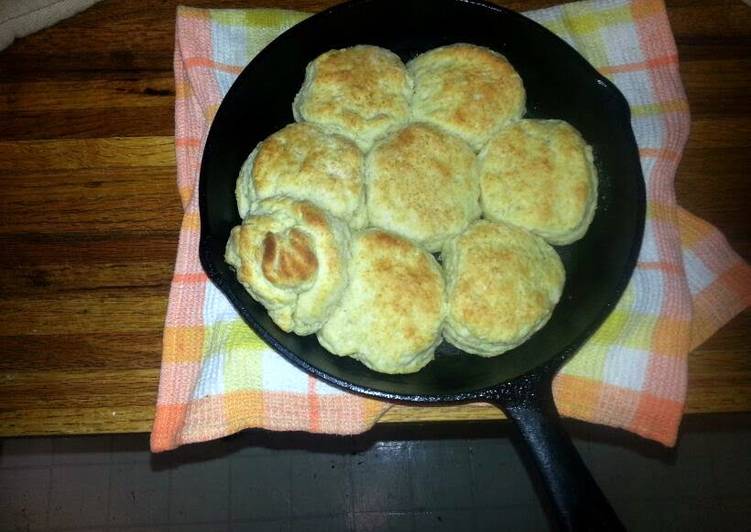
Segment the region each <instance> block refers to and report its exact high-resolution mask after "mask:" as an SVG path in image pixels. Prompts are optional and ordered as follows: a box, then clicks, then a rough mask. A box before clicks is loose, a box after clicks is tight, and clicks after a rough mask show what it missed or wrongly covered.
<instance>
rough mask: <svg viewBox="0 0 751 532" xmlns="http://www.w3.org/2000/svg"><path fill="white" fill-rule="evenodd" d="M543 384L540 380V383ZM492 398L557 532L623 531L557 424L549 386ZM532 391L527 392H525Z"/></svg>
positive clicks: (562, 429) (611, 509)
mask: <svg viewBox="0 0 751 532" xmlns="http://www.w3.org/2000/svg"><path fill="white" fill-rule="evenodd" d="M540 381H542V382H540ZM540 381H538V382H536V383H527V384H528V385H531V386H533V388H534V389H533V390H530V389H529V388H528V387H526V386H525V387H523V388H527V390H526V391H524V390H519V389H517V390H516V391H512V392H511V393H506V394H502V395H500V396H497V397H494V398H493V402H494V403H495V404H496V405H498V406H500V407H501V409H502V410H503V411H504V412H505V413H506V415H507V416H508V418H509V419H510V420H511V421H512V423H513V425H514V426H515V427H516V429H517V430H518V431H519V433H520V434H521V437H522V439H523V442H524V446H525V447H526V449H527V450H528V452H529V454H530V455H531V458H532V462H533V463H534V465H535V467H536V468H537V470H538V471H539V473H540V475H541V476H542V479H543V482H544V487H545V492H546V493H547V495H548V497H549V499H550V502H551V503H552V506H553V510H554V516H555V519H556V521H557V523H556V524H557V525H558V528H560V529H561V530H570V531H574V530H576V531H579V530H597V531H601V530H606V531H611V530H625V528H624V526H623V524H622V523H621V522H620V520H619V519H618V516H617V515H616V513H615V511H614V510H613V508H612V506H611V505H610V503H609V502H608V500H607V498H606V497H605V495H604V494H603V493H602V490H601V489H600V487H599V486H598V485H597V483H596V482H595V480H594V478H592V474H591V473H590V472H589V470H588V469H587V466H586V465H585V464H584V462H583V461H582V459H581V456H579V452H578V451H577V450H576V447H574V444H573V442H572V441H571V438H570V436H569V435H568V434H567V433H566V431H565V430H564V428H563V425H562V423H561V420H560V417H559V415H558V411H557V409H556V407H555V403H554V402H553V392H552V387H551V383H550V381H549V380H547V379H540ZM528 392H531V393H528Z"/></svg>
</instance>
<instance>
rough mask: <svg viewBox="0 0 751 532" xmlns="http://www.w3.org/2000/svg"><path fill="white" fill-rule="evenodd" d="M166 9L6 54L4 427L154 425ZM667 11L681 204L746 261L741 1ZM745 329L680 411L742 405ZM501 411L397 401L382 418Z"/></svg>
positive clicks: (162, 276)
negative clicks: (675, 71) (680, 100)
mask: <svg viewBox="0 0 751 532" xmlns="http://www.w3.org/2000/svg"><path fill="white" fill-rule="evenodd" d="M176 3H177V2H176V1H174V0H173V1H161V0H131V1H128V2H116V1H114V0H110V1H106V2H104V3H101V4H98V5H96V6H95V7H93V8H92V9H90V10H88V11H85V12H84V13H82V14H79V15H78V16H76V17H74V18H72V19H69V20H67V21H65V22H63V23H61V24H59V25H57V26H54V27H52V28H49V29H47V30H45V31H42V32H41V33H37V34H35V35H32V36H30V37H27V38H25V39H22V40H20V41H19V42H17V43H15V44H14V45H13V46H12V47H10V48H9V49H7V50H5V51H4V52H2V53H0V175H1V176H2V178H1V179H0V187H1V189H0V213H1V214H0V216H2V223H0V257H1V258H0V262H1V264H0V316H2V317H3V321H2V325H1V326H0V342H1V344H0V435H22V434H60V433H103V432H136V431H149V430H150V429H151V423H152V418H153V413H154V403H155V400H156V391H157V381H158V377H159V362H160V349H161V333H162V325H163V321H164V315H165V310H166V304H167V294H168V290H169V284H170V277H171V274H172V267H173V262H174V259H175V250H176V246H177V235H178V227H179V222H180V216H181V210H180V203H179V200H178V195H177V190H176V187H175V159H174V148H173V138H172V135H173V131H174V122H173V120H174V116H173V107H174V87H173V78H172V53H173V45H174V15H175V5H176ZM190 3H191V4H194V5H203V6H205V7H248V6H250V5H253V4H258V5H266V6H268V5H269V4H271V3H272V0H265V1H264V0H260V1H234V2H232V1H227V2H224V1H220V0H208V1H202V2H190ZM273 3H274V4H275V5H278V6H279V7H287V8H296V9H301V10H308V11H317V10H320V9H322V8H324V7H327V6H329V5H331V4H333V3H334V2H331V1H326V0H299V1H294V0H274V2H273ZM553 3H554V2H550V1H545V0H532V1H527V2H522V1H514V2H508V3H507V5H508V7H511V8H513V9H517V10H525V9H534V8H539V7H545V6H548V5H551V4H553ZM668 3H669V14H670V21H671V23H672V25H673V31H674V33H675V35H676V38H677V41H678V47H679V51H680V57H681V71H682V74H683V79H684V82H685V85H686V90H687V91H688V96H689V100H690V104H691V111H692V114H693V122H692V131H691V137H690V140H689V144H688V149H687V151H686V154H685V157H684V159H683V161H682V163H681V166H680V171H679V173H678V179H677V189H678V198H679V200H680V202H681V204H683V205H684V206H685V207H687V208H689V209H690V210H691V211H692V212H694V213H696V214H697V215H699V216H702V217H704V218H705V219H707V220H709V221H710V222H712V223H714V224H716V225H717V226H718V227H719V228H720V229H722V231H724V233H725V235H727V237H728V239H729V240H730V242H731V243H732V244H733V245H734V246H735V249H736V250H738V252H739V253H740V254H741V255H743V256H744V257H745V258H746V259H747V260H749V259H751V231H749V223H748V220H749V219H751V216H750V215H749V212H748V210H749V205H748V204H749V199H750V198H751V179H749V169H751V8H750V7H748V6H746V5H744V4H743V3H742V2H741V1H740V0H726V1H720V0H675V1H670V2H668ZM750 325H751V312H749V311H746V312H745V313H743V314H742V315H741V316H739V317H737V318H736V319H735V320H733V321H732V322H731V323H730V324H728V325H727V326H726V327H724V328H723V329H722V330H721V331H720V332H718V333H717V334H716V335H715V336H714V338H712V339H711V340H710V341H708V342H706V343H705V344H704V345H703V346H702V347H700V348H699V349H697V350H696V351H695V352H694V353H692V354H691V356H690V364H689V365H690V374H689V375H690V380H689V396H688V405H687V408H688V411H689V412H708V413H712V412H738V411H751V356H749V355H751V327H750ZM499 417H501V414H500V412H498V411H497V410H496V409H494V408H490V407H489V408H482V407H450V408H429V409H428V408H421V409H417V408H407V407H397V408H394V409H392V410H391V412H390V413H389V414H388V416H387V417H386V419H384V421H407V420H411V421H415V420H428V419H430V420H433V419H436V420H460V419H491V418H499Z"/></svg>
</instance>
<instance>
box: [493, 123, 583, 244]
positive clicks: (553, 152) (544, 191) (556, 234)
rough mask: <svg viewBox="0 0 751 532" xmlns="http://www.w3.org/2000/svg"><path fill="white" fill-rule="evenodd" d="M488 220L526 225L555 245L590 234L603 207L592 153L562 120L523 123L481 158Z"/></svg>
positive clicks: (509, 130) (498, 137)
mask: <svg viewBox="0 0 751 532" xmlns="http://www.w3.org/2000/svg"><path fill="white" fill-rule="evenodd" d="M478 172H479V176H480V190H481V194H480V202H481V205H482V209H483V213H484V214H485V217H486V218H489V219H491V220H495V221H500V222H508V223H511V224H514V225H517V226H519V227H523V228H525V229H527V230H529V231H532V232H533V233H536V234H538V235H540V236H541V237H543V238H544V239H545V240H547V241H548V242H550V243H551V244H559V245H563V244H570V243H571V242H574V241H575V240H578V239H580V238H581V237H582V236H584V233H586V232H587V229H588V228H589V224H590V223H591V222H592V218H593V217H594V213H595V210H596V207H597V171H596V169H595V166H594V163H593V157H592V149H591V148H590V147H589V146H588V145H587V144H586V143H585V142H584V139H582V137H581V135H580V134H579V132H578V131H577V130H576V129H574V127H573V126H571V125H569V124H568V123H566V122H563V121H561V120H521V121H520V122H517V123H516V124H514V125H512V126H511V127H508V128H506V129H503V130H501V131H500V132H498V134H496V135H495V136H494V137H493V138H492V139H491V140H490V142H488V144H487V146H485V148H484V149H483V150H482V152H480V155H479V157H478Z"/></svg>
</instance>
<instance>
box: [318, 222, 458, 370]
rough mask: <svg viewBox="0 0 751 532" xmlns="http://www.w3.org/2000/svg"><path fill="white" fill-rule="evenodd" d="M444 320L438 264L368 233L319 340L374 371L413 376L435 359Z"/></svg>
mask: <svg viewBox="0 0 751 532" xmlns="http://www.w3.org/2000/svg"><path fill="white" fill-rule="evenodd" d="M445 314H446V301H445V293H444V282H443V276H442V274H441V269H440V267H439V266H438V263H437V262H436V260H435V259H434V258H433V257H432V256H431V255H429V254H428V253H427V252H426V251H424V250H422V249H420V248H419V247H417V246H415V245H414V244H413V243H411V242H409V241H408V240H405V239H402V238H400V237H398V236H396V235H392V234H390V233H387V232H385V231H381V230H379V229H368V230H366V231H364V232H361V233H359V234H357V235H355V236H354V237H353V242H352V259H351V261H350V263H349V285H348V286H347V289H346V290H345V291H344V295H343V296H342V298H341V300H340V302H339V304H338V305H337V307H336V310H334V313H333V314H332V315H331V318H329V320H328V321H327V322H326V324H325V325H324V326H323V328H322V329H321V330H320V331H318V340H319V341H320V342H321V345H323V347H325V348H326V349H328V350H329V351H330V352H332V353H334V354H336V355H340V356H350V357H353V358H355V359H357V360H359V361H360V362H362V363H363V364H365V365H366V366H368V367H369V368H371V369H373V370H375V371H380V372H382V373H413V372H415V371H417V370H419V369H420V368H422V367H423V366H425V365H426V364H427V363H428V362H430V361H431V360H432V359H433V353H434V351H435V348H436V346H437V345H438V344H439V343H440V341H441V334H440V331H441V325H442V324H443V319H444V317H445Z"/></svg>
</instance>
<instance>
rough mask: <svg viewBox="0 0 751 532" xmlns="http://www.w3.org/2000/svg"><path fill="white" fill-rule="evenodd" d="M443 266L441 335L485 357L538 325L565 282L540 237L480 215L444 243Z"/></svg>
mask: <svg viewBox="0 0 751 532" xmlns="http://www.w3.org/2000/svg"><path fill="white" fill-rule="evenodd" d="M443 266H444V270H445V273H446V283H447V294H448V296H447V297H448V305H449V310H448V316H447V318H446V325H445V327H444V330H443V336H444V337H445V338H446V340H448V341H449V342H451V343H452V344H454V345H455V346H457V347H459V348H460V349H463V350H464V351H466V352H468V353H474V354H476V355H481V356H485V357H490V356H495V355H499V354H501V353H503V352H505V351H508V350H509V349H512V348H514V347H516V346H517V345H519V344H521V343H523V342H524V341H526V340H527V339H528V338H529V337H530V336H531V335H532V334H533V333H535V332H536V331H537V330H538V329H540V328H541V327H542V326H543V325H544V324H545V323H546V322H547V321H548V319H549V318H550V315H551V314H552V312H553V308H554V307H555V305H556V304H557V303H558V300H559V299H560V297H561V292H562V290H563V284H564V282H565V271H564V269H563V264H562V263H561V259H560V258H559V257H558V254H557V253H556V251H555V250H554V249H553V248H552V247H550V245H548V244H547V243H546V242H545V241H544V240H543V239H542V238H540V237H538V236H535V235H533V234H531V233H528V232H527V231H524V230H523V229H519V228H516V227H513V226H511V225H506V224H497V223H493V222H489V221H486V220H480V221H477V222H475V223H474V224H472V225H471V226H470V227H469V228H468V229H467V230H466V231H465V232H464V233H462V234H461V235H459V236H458V237H456V238H454V239H452V240H450V241H449V242H448V244H447V245H446V247H445V248H444V251H443Z"/></svg>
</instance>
